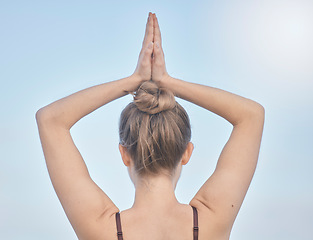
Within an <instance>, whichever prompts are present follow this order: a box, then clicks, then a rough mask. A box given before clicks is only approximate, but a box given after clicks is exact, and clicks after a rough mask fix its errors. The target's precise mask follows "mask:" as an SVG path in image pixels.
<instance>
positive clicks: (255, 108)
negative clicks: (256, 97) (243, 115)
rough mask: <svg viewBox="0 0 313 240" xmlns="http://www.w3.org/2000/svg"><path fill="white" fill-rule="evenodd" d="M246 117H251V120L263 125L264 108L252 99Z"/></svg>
mask: <svg viewBox="0 0 313 240" xmlns="http://www.w3.org/2000/svg"><path fill="white" fill-rule="evenodd" d="M247 119H251V120H252V121H253V122H256V123H260V124H262V125H263V124H264V120H265V108H264V107H263V106H262V105H261V104H259V103H257V102H254V101H252V104H251V108H250V110H249V113H248V114H247Z"/></svg>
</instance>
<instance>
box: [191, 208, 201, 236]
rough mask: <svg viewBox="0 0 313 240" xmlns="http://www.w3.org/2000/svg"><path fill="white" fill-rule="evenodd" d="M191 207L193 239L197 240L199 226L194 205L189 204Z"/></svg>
mask: <svg viewBox="0 0 313 240" xmlns="http://www.w3.org/2000/svg"><path fill="white" fill-rule="evenodd" d="M191 207H192V209H193V239H194V240H198V235H199V227H198V211H197V209H196V208H195V207H194V206H191Z"/></svg>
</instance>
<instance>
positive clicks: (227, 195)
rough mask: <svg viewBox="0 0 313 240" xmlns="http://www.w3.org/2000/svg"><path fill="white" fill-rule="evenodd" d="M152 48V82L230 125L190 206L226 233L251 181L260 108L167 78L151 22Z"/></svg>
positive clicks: (261, 115) (158, 37)
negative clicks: (214, 163)
mask: <svg viewBox="0 0 313 240" xmlns="http://www.w3.org/2000/svg"><path fill="white" fill-rule="evenodd" d="M155 26H156V28H155V46H154V65H153V66H152V79H153V80H154V81H156V82H157V83H158V84H159V85H160V86H161V87H166V88H168V89H170V90H171V91H173V93H174V94H175V95H176V96H177V97H180V98H182V99H185V100H187V101H190V102H192V103H194V104H197V105H199V106H201V107H203V108H205V109H207V110H209V111H211V112H213V113H215V114H217V115H219V116H221V117H223V118H225V119H226V120H227V121H228V122H230V123H231V124H232V125H233V130H232V133H231V136H230V138H229V140H228V142H227V143H226V145H225V147H224V149H223V151H222V153H221V155H220V157H219V159H218V163H217V166H216V169H215V171H214V173H213V174H212V176H211V177H210V178H209V179H208V180H207V181H206V182H205V183H204V185H203V186H202V187H201V188H200V190H199V191H198V192H197V194H196V195H195V197H194V198H193V199H192V200H191V202H190V204H191V205H193V206H196V207H198V208H202V209H207V210H208V212H211V213H213V214H214V215H215V219H217V221H219V222H220V223H221V226H223V232H225V231H227V232H229V233H230V230H231V227H232V225H233V222H234V220H235V218H236V216H237V213H238V211H239V209H240V206H241V204H242V202H243V200H244V197H245V195H246V192H247V190H248V187H249V185H250V182H251V179H252V177H253V174H254V171H255V168H256V165H257V160H258V155H259V149H260V144H261V138H262V132H263V124H264V108H263V107H262V106H261V105H260V104H258V103H256V102H254V101H252V100H250V99H247V98H244V97H240V96H238V95H235V94H232V93H229V92H227V91H223V90H220V89H217V88H213V87H208V86H203V85H200V84H195V83H189V82H186V81H183V80H179V79H175V78H172V77H170V76H169V75H168V74H167V72H166V69H165V62H164V54H163V50H162V47H161V44H158V42H159V43H160V42H161V35H160V33H159V32H160V30H159V27H158V24H157V19H155Z"/></svg>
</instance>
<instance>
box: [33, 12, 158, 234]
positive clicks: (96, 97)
mask: <svg viewBox="0 0 313 240" xmlns="http://www.w3.org/2000/svg"><path fill="white" fill-rule="evenodd" d="M149 16H151V14H149ZM152 41H153V21H152V18H151V17H149V19H148V21H147V27H146V33H145V38H144V41H143V46H142V50H141V52H140V55H139V60H138V64H137V68H136V70H135V72H134V74H132V75H131V76H130V77H126V78H123V79H120V80H116V81H112V82H108V83H104V84H101V85H98V86H94V87H91V88H87V89H85V90H82V91H79V92H77V93H74V94H72V95H70V96H68V97H65V98H62V99H60V100H58V101H56V102H54V103H51V104H50V105H48V106H46V107H43V108H41V109H40V110H39V111H38V112H37V113H36V119H37V124H38V129H39V134H40V140H41V143H42V148H43V152H44V156H45V159H46V163H47V167H48V171H49V175H50V178H51V181H52V184H53V186H54V189H55V191H56V193H57V195H58V197H59V200H60V202H61V204H62V206H63V208H64V210H65V213H66V215H67V217H68V219H69V220H70V222H71V224H72V226H73V228H74V230H75V232H76V234H77V236H78V237H79V238H80V239H94V238H95V236H94V234H96V233H99V231H101V232H102V231H103V228H104V227H105V226H104V225H103V221H100V219H103V218H104V217H106V216H110V215H112V214H113V213H114V212H118V211H119V210H118V208H117V207H116V206H115V205H114V203H113V202H112V201H111V200H110V198H109V197H108V196H107V195H106V194H105V193H104V192H103V191H102V190H101V189H100V188H99V187H98V186H97V185H96V184H95V183H94V182H93V181H92V179H91V177H90V176H89V173H88V170H87V167H86V165H85V162H84V160H83V158H82V156H81V155H80V153H79V151H78V149H77V148H76V146H75V144H74V142H73V140H72V137H71V134H70V128H71V127H72V126H73V125H74V124H75V123H76V122H77V121H78V120H79V119H81V118H82V117H84V116H86V115H87V114H89V113H91V112H92V111H94V110H96V109H97V108H99V107H101V106H103V105H105V104H107V103H109V102H110V101H113V100H115V99H117V98H119V97H122V96H124V95H126V94H127V93H128V92H131V91H134V90H136V89H137V88H138V87H139V85H140V84H141V83H142V82H143V81H146V80H149V79H150V78H151V55H152V51H153V43H152Z"/></svg>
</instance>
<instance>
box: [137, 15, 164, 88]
mask: <svg viewBox="0 0 313 240" xmlns="http://www.w3.org/2000/svg"><path fill="white" fill-rule="evenodd" d="M133 76H136V77H137V78H138V79H139V80H140V83H142V82H144V81H148V80H153V81H155V82H156V83H158V84H161V83H162V81H164V80H165V79H166V78H167V77H169V75H168V73H167V71H166V67H165V60H164V52H163V49H162V39H161V32H160V27H159V24H158V19H157V17H156V15H155V14H153V13H151V12H149V17H148V20H147V25H146V32H145V37H144V40H143V43H142V49H141V51H140V54H139V59H138V63H137V67H136V70H135V72H134V73H133ZM138 87H139V86H138Z"/></svg>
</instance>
